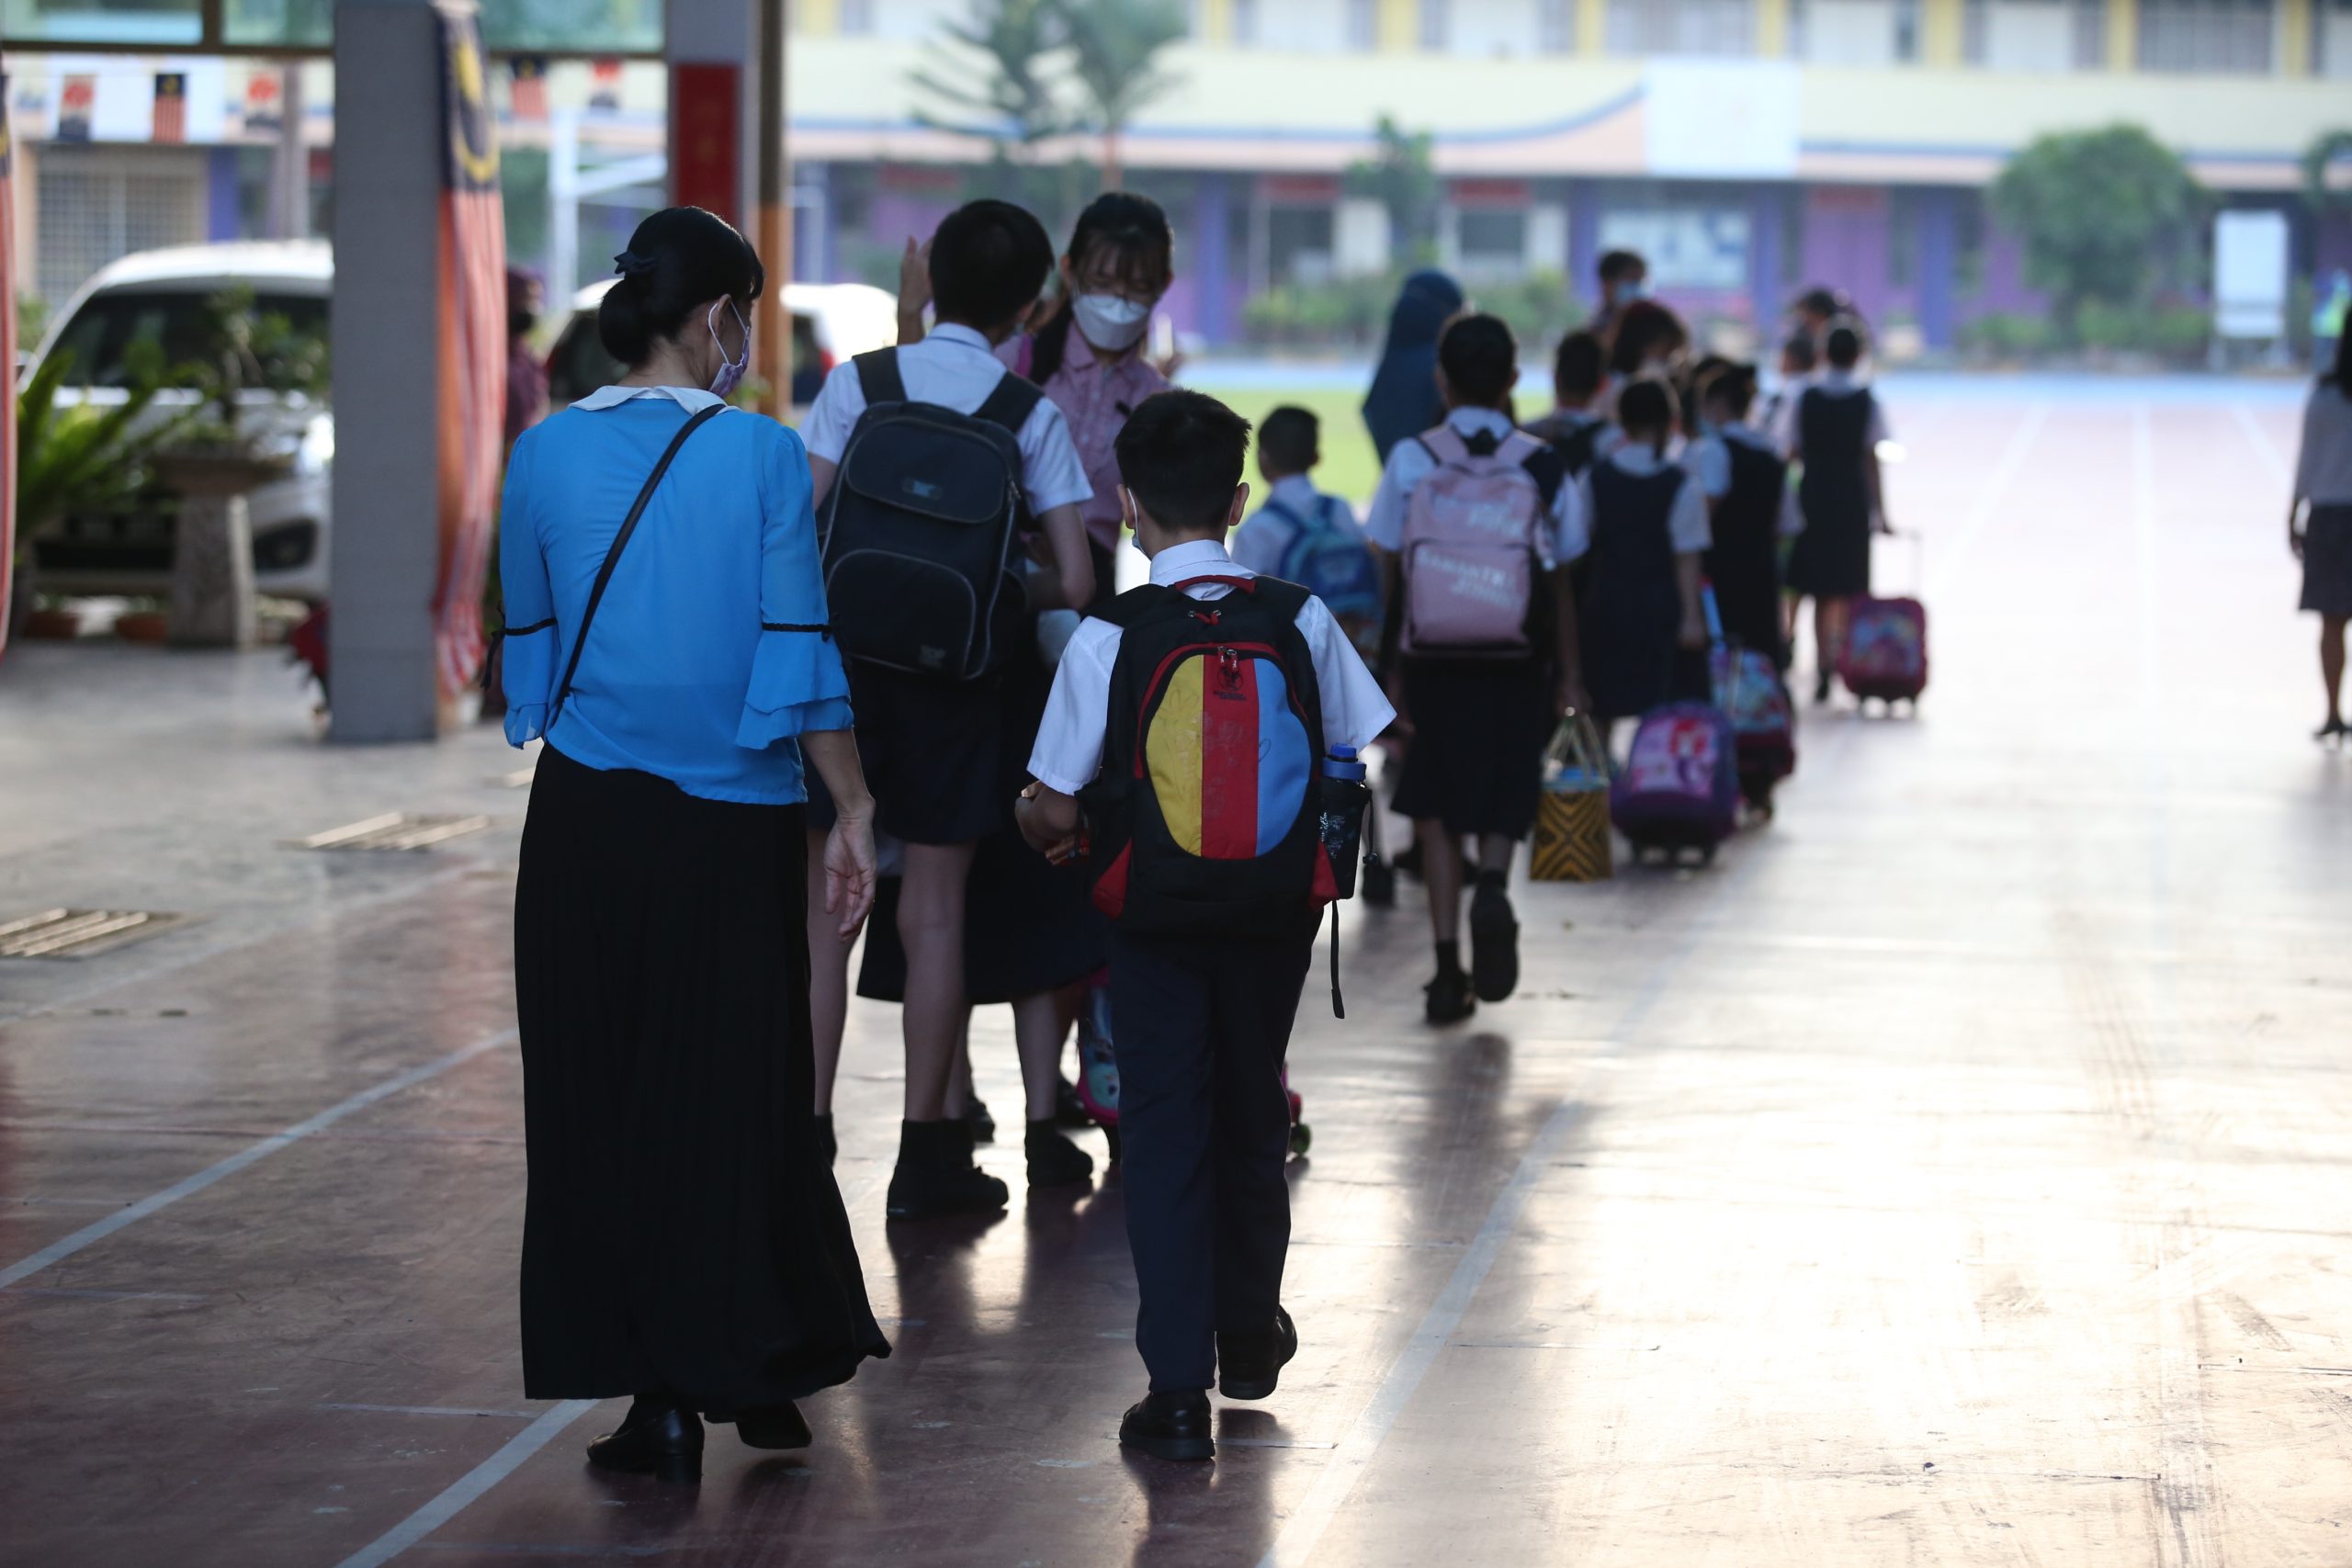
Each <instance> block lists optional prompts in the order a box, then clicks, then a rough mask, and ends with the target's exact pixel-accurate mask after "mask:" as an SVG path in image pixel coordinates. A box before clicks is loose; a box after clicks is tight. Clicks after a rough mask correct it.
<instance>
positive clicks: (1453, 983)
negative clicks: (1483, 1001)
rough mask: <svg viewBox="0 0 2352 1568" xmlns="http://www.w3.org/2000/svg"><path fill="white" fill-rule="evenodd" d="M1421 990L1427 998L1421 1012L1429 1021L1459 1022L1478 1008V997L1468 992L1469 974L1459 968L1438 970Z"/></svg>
mask: <svg viewBox="0 0 2352 1568" xmlns="http://www.w3.org/2000/svg"><path fill="white" fill-rule="evenodd" d="M1421 991H1422V993H1423V995H1424V996H1426V997H1427V998H1428V1000H1427V1001H1426V1002H1425V1003H1424V1004H1423V1006H1422V1009H1421V1014H1422V1016H1423V1017H1425V1018H1427V1019H1428V1020H1429V1021H1430V1022H1431V1023H1434V1024H1447V1023H1460V1022H1461V1021H1463V1020H1464V1019H1465V1018H1468V1017H1469V1016H1470V1015H1471V1014H1472V1013H1474V1012H1476V1011H1477V1010H1478V998H1476V997H1474V996H1472V995H1471V994H1470V976H1467V975H1464V973H1463V972H1462V971H1461V970H1459V969H1442V970H1440V971H1439V972H1438V976H1437V978H1436V979H1434V980H1431V981H1430V983H1429V984H1428V985H1426V986H1423V987H1421Z"/></svg>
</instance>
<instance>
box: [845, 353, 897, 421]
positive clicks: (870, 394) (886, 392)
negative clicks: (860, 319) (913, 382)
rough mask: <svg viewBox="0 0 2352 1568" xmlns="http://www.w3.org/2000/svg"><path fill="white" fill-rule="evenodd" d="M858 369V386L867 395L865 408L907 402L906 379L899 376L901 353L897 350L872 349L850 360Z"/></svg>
mask: <svg viewBox="0 0 2352 1568" xmlns="http://www.w3.org/2000/svg"><path fill="white" fill-rule="evenodd" d="M850 363H851V364H852V365H854V366H856V367H857V384H858V387H859V389H861V390H863V391H864V392H865V406H866V407H868V408H872V407H873V406H874V405H875V404H876V403H903V402H905V401H906V400H907V383H906V378H904V377H902V376H900V375H899V351H898V350H897V349H895V348H870V349H867V350H866V351H865V353H864V354H861V355H856V356H854V358H852V359H851V360H850Z"/></svg>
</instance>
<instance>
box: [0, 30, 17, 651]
mask: <svg viewBox="0 0 2352 1568" xmlns="http://www.w3.org/2000/svg"><path fill="white" fill-rule="evenodd" d="M16 210H17V144H16V139H15V138H14V137H13V136H12V135H11V134H10V133H9V130H8V78H7V77H6V76H0V300H13V299H16V298H17V237H16V235H15V234H14V233H13V232H12V231H11V217H12V215H13V214H14V213H15V212H16ZM0 365H5V366H6V367H8V375H9V378H10V384H11V385H14V384H15V378H16V373H17V372H16V366H17V312H16V311H15V310H0ZM16 558H17V415H16V410H15V409H13V408H11V409H10V410H9V411H8V417H7V418H6V419H0V653H5V652H6V651H7V648H8V622H9V621H10V620H11V619H12V618H13V617H12V616H11V615H9V613H8V606H9V604H10V600H9V592H10V590H11V589H12V588H14V586H15V584H14V583H13V582H12V581H11V580H10V578H9V563H10V562H12V561H14V560H15V559H16Z"/></svg>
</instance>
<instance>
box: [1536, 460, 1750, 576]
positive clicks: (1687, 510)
mask: <svg viewBox="0 0 2352 1568" xmlns="http://www.w3.org/2000/svg"><path fill="white" fill-rule="evenodd" d="M1600 463H1607V464H1610V465H1611V466H1612V467H1614V468H1618V469H1620V470H1622V471H1623V472H1625V473H1628V474H1631V475H1633V476H1634V478H1635V479H1642V478H1644V477H1645V476H1647V475H1650V474H1655V473H1657V472H1658V471H1659V470H1661V469H1664V468H1673V467H1674V466H1675V459H1674V458H1673V457H1671V456H1668V457H1659V456H1658V455H1657V453H1656V452H1653V451H1652V450H1650V449H1649V448H1648V447H1647V446H1641V445H1639V444H1637V443H1635V442H1632V441H1627V442H1624V443H1622V444H1621V445H1620V446H1617V448H1616V449H1615V450H1614V451H1612V452H1611V453H1610V454H1609V456H1608V457H1603V458H1600V461H1599V462H1597V463H1595V464H1594V467H1595V468H1598V467H1599V466H1600ZM1592 513H1593V503H1592V469H1591V468H1588V469H1586V470H1585V471H1584V474H1583V475H1582V477H1580V478H1579V479H1577V515H1578V516H1579V517H1580V518H1584V519H1589V518H1590V517H1591V516H1592ZM1666 532H1667V536H1668V538H1669V539H1671V540H1673V542H1674V553H1675V554H1677V555H1682V556H1689V555H1697V554H1698V553H1699V552H1700V551H1702V550H1704V549H1706V548H1707V547H1709V546H1711V545H1713V543H1714V542H1715V532H1714V529H1713V527H1712V526H1710V525H1709V524H1708V522H1707V498H1706V497H1705V496H1703V495H1701V494H1700V493H1699V486H1698V483H1697V481H1696V480H1693V479H1684V480H1683V483H1682V488H1681V489H1679V490H1678V491H1675V492H1674V510H1673V511H1672V512H1669V513H1667V518H1666ZM1591 547H1592V540H1591V537H1590V536H1589V535H1587V534H1583V533H1581V532H1579V534H1578V535H1577V541H1576V553H1575V555H1571V556H1569V557H1568V559H1570V560H1574V559H1576V558H1577V556H1580V555H1582V554H1584V553H1585V551H1586V550H1588V549H1589V548H1591Z"/></svg>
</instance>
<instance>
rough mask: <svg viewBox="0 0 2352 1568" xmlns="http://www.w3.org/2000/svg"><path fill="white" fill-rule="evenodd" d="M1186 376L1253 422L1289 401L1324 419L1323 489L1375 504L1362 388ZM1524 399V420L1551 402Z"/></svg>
mask: <svg viewBox="0 0 2352 1568" xmlns="http://www.w3.org/2000/svg"><path fill="white" fill-rule="evenodd" d="M1182 379H1183V384H1184V385H1185V386H1187V387H1190V388H1192V389H1193V390H1194V391H1198V392H1206V393H1207V394H1208V395H1209V396H1211V397H1213V398H1216V399H1217V400H1219V401H1221V402H1224V403H1227V404H1228V405H1230V406H1231V408H1232V409H1233V412H1236V413H1238V414H1239V415H1240V416H1241V417H1242V418H1244V419H1246V420H1248V421H1250V423H1252V424H1253V425H1254V424H1255V423H1257V422H1258V421H1260V420H1261V419H1263V418H1265V417H1266V415H1267V413H1268V412H1271V411H1272V410H1273V409H1276V408H1279V407H1281V406H1282V405H1283V404H1284V403H1291V404H1295V405H1296V406H1297V407H1299V408H1303V409H1306V411H1307V412H1310V413H1312V414H1314V415H1315V417H1316V418H1317V419H1319V420H1321V421H1322V422H1323V466H1322V467H1321V468H1317V469H1316V471H1315V483H1316V485H1317V488H1319V489H1322V490H1325V491H1329V492H1330V493H1331V494H1333V495H1338V496H1344V497H1346V498H1347V499H1348V500H1349V501H1351V502H1355V504H1356V506H1357V507H1358V508H1359V509H1361V508H1363V507H1365V506H1368V505H1370V504H1371V502H1372V492H1373V489H1374V486H1376V485H1377V484H1379V482H1380V462H1379V459H1378V458H1376V457H1374V455H1373V450H1372V435H1371V433H1370V432H1368V431H1366V430H1365V429H1364V427H1363V390H1362V389H1358V388H1352V387H1350V388H1329V387H1324V388H1316V389H1311V390H1310V389H1283V388H1280V387H1261V386H1254V385H1252V386H1219V385H1218V384H1217V380H1216V373H1215V371H1214V370H1208V371H1204V373H1203V374H1201V375H1199V376H1197V377H1193V376H1185V377H1183V378H1182ZM1519 402H1520V409H1519V413H1520V417H1521V419H1532V418H1534V417H1535V416H1536V415H1537V414H1538V413H1540V412H1542V411H1543V409H1544V407H1545V406H1548V405H1546V404H1544V403H1543V402H1541V401H1539V400H1532V399H1530V398H1528V397H1527V396H1525V395H1524V394H1522V395H1521V398H1520V400H1519ZM1250 484H1251V485H1252V486H1253V487H1259V488H1260V489H1262V486H1261V485H1260V480H1259V479H1258V468H1257V463H1256V461H1255V458H1254V457H1253V458H1252V460H1251V463H1250Z"/></svg>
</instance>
